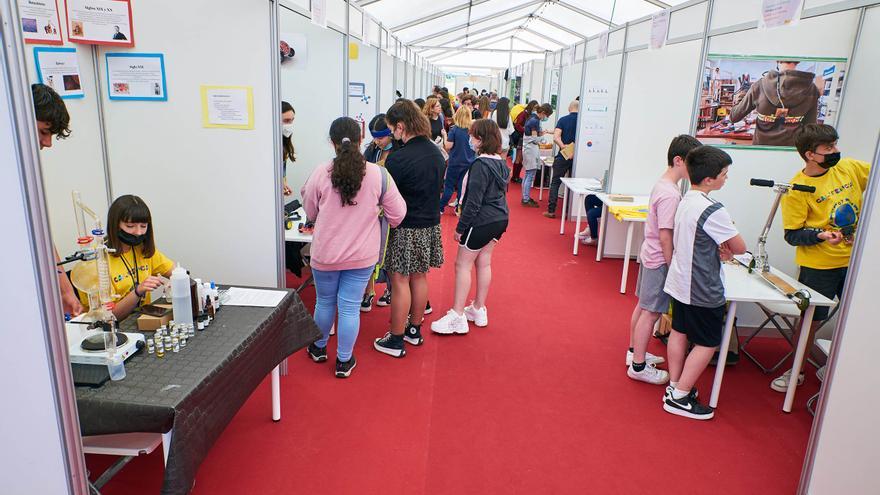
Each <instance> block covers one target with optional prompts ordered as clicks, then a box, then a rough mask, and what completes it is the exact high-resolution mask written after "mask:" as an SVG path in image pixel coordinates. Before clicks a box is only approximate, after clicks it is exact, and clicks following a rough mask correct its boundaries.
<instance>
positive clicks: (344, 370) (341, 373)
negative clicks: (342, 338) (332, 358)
mask: <svg viewBox="0 0 880 495" xmlns="http://www.w3.org/2000/svg"><path fill="white" fill-rule="evenodd" d="M355 366H357V359H355V358H354V356H352V357H351V359H349V360H348V361H346V362H344V363H343V362H342V361H340V360H339V358H336V378H348V376H349V375H351V372H352V370H354V367H355Z"/></svg>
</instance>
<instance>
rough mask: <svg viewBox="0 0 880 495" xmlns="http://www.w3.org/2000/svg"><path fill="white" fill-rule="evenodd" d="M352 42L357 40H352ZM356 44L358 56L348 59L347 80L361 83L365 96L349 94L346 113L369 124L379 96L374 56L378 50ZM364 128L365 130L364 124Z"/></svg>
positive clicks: (351, 82)
mask: <svg viewBox="0 0 880 495" xmlns="http://www.w3.org/2000/svg"><path fill="white" fill-rule="evenodd" d="M352 43H357V42H356V41H352ZM358 44H359V45H360V46H359V47H358V58H357V59H354V60H349V61H348V81H349V83H350V84H352V85H355V84H358V83H359V84H363V85H364V92H365V94H366V96H367V98H361V97H353V96H351V94H349V97H348V115H349V117H351V118H353V119H355V120H358V119H361V120H363V121H364V123H365V124H369V123H370V119H372V118H373V116H374V115H375V114H376V98H378V96H379V95H378V94H377V91H376V57H377V56H378V54H379V51H378V50H376V49H375V48H373V47H372V46H369V45H364V44H360V43H358ZM327 129H329V127H328V128H327ZM364 129H365V130H366V125H365V126H364Z"/></svg>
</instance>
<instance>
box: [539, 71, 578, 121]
mask: <svg viewBox="0 0 880 495" xmlns="http://www.w3.org/2000/svg"><path fill="white" fill-rule="evenodd" d="M583 68H584V63H583V62H578V63H576V64H574V65H570V66H567V67H563V68H562V78H561V79H562V83H561V84H560V86H559V99H558V100H557V102H556V111H555V112H553V113H554V115H555V118H553V119H551V120H553V121H557V120H559V118H560V117H564V116H566V115H568V104H569V103H571V102H573V101H574V99H575V98H577V97H578V96H580V94H581V73H582V72H583ZM542 103H544V102H542ZM545 130H550V131H552V130H553V129H552V128H551V129H545Z"/></svg>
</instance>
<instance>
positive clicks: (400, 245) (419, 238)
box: [385, 225, 443, 275]
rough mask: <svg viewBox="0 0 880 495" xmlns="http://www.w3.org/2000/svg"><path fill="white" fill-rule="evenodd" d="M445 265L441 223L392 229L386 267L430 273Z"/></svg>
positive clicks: (395, 270) (410, 271)
mask: <svg viewBox="0 0 880 495" xmlns="http://www.w3.org/2000/svg"><path fill="white" fill-rule="evenodd" d="M442 265H443V242H442V237H441V230H440V225H435V226H433V227H424V228H406V227H404V228H396V229H391V234H390V235H389V237H388V251H387V254H386V257H385V269H386V270H388V271H389V272H394V273H400V274H401V275H409V274H410V273H428V270H429V269H431V268H440V267H441V266H442Z"/></svg>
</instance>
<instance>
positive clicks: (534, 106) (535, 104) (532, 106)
mask: <svg viewBox="0 0 880 495" xmlns="http://www.w3.org/2000/svg"><path fill="white" fill-rule="evenodd" d="M538 105H540V103H538V102H537V101H536V100H532V101H530V102H529V103H528V104H527V105H526V109H525V112H526V115H531V114H532V113H533V112H535V110H536V109H537V108H538Z"/></svg>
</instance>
